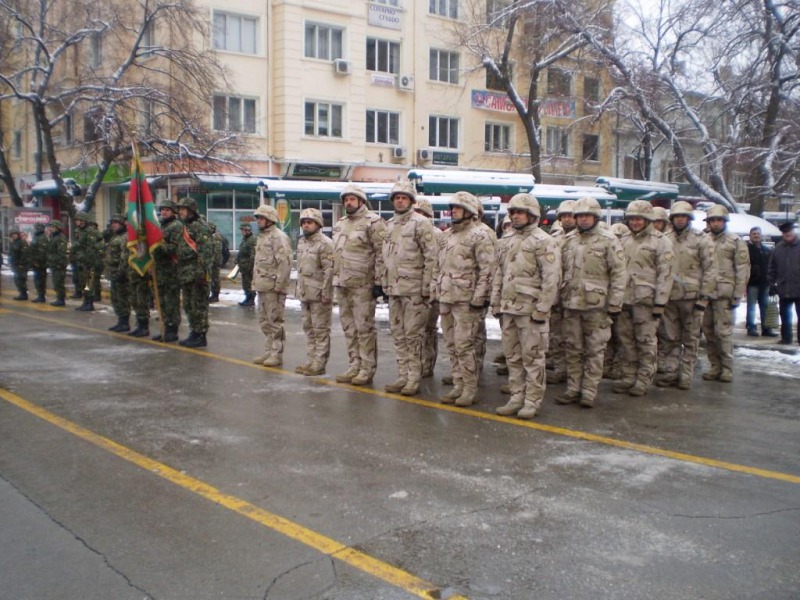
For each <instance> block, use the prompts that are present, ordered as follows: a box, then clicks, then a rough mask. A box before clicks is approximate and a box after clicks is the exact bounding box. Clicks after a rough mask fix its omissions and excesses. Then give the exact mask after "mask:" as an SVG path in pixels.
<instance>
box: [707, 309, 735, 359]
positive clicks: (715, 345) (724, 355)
mask: <svg viewBox="0 0 800 600" xmlns="http://www.w3.org/2000/svg"><path fill="white" fill-rule="evenodd" d="M703 335H705V336H706V352H707V353H708V362H710V363H711V370H712V371H719V370H720V369H723V370H731V371H732V370H733V310H731V301H730V299H724V300H711V301H710V302H709V303H708V308H706V310H705V314H704V315H703Z"/></svg>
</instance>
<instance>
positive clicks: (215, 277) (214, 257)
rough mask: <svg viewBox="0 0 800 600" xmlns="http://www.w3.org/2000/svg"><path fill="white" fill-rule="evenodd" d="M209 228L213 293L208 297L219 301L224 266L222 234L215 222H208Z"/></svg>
mask: <svg viewBox="0 0 800 600" xmlns="http://www.w3.org/2000/svg"><path fill="white" fill-rule="evenodd" d="M208 229H209V231H211V247H212V249H213V250H212V254H211V267H210V268H209V270H208V274H209V277H210V279H211V294H210V295H209V297H208V301H209V302H219V291H220V282H219V270H220V268H221V267H222V236H221V235H220V234H219V233H217V226H216V224H214V223H208Z"/></svg>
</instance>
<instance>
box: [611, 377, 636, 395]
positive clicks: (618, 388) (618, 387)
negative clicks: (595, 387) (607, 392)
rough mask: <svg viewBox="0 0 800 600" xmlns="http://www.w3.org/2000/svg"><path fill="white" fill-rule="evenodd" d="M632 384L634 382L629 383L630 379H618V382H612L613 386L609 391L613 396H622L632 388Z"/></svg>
mask: <svg viewBox="0 0 800 600" xmlns="http://www.w3.org/2000/svg"><path fill="white" fill-rule="evenodd" d="M634 383H636V382H635V381H631V380H630V379H620V380H619V381H615V382H614V384H613V385H612V386H611V391H612V392H614V393H615V394H624V393H626V392H628V391H629V390H630V389H631V388H632V387H633V384H634Z"/></svg>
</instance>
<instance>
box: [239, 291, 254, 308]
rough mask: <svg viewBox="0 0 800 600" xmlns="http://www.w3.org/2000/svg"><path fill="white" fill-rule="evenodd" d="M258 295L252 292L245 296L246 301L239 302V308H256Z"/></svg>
mask: <svg viewBox="0 0 800 600" xmlns="http://www.w3.org/2000/svg"><path fill="white" fill-rule="evenodd" d="M255 299H256V295H255V292H250V293H249V294H245V295H244V300H242V301H241V302H239V306H255V305H256V300H255Z"/></svg>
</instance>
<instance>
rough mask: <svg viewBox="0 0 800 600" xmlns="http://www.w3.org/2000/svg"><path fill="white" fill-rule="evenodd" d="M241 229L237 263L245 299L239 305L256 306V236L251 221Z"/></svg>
mask: <svg viewBox="0 0 800 600" xmlns="http://www.w3.org/2000/svg"><path fill="white" fill-rule="evenodd" d="M240 230H241V232H242V242H241V243H240V244H239V253H238V254H237V255H236V264H237V265H238V266H239V274H240V275H241V276H242V291H243V292H244V300H242V301H241V302H239V306H255V299H256V293H255V292H254V291H253V269H254V268H255V260H256V237H255V236H254V235H253V228H252V227H251V226H250V224H249V223H245V224H243V225H242V226H241V228H240Z"/></svg>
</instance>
